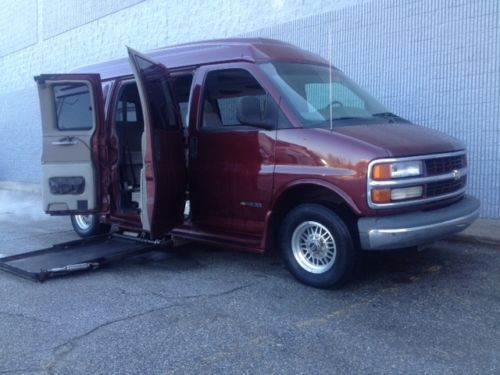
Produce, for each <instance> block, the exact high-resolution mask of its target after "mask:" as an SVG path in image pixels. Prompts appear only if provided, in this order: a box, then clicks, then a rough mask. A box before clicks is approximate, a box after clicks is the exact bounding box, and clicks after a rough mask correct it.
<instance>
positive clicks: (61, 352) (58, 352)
mask: <svg viewBox="0 0 500 375" xmlns="http://www.w3.org/2000/svg"><path fill="white" fill-rule="evenodd" d="M176 306H180V305H179V304H171V305H167V306H165V305H163V306H160V307H155V308H154V309H150V310H147V311H143V312H140V313H136V314H131V315H127V316H124V317H121V318H117V319H113V320H110V321H107V322H105V323H102V324H99V325H98V326H96V327H94V328H92V329H91V330H89V331H87V332H85V333H83V334H81V335H78V336H75V337H72V338H70V339H69V340H67V341H65V342H63V343H62V344H60V345H58V346H56V347H54V348H53V349H52V352H53V356H54V359H53V360H52V361H51V363H49V365H48V366H46V371H47V373H48V374H54V371H55V368H56V366H57V365H58V364H59V363H61V362H62V361H64V359H65V358H66V356H67V355H68V354H70V353H71V352H72V351H73V350H74V349H76V347H77V346H78V342H79V341H80V340H82V339H84V338H86V337H89V336H90V335H92V334H93V333H95V332H97V331H99V330H100V329H103V328H106V327H109V326H111V325H113V324H115V323H120V322H125V321H127V320H132V319H135V318H139V317H142V316H146V315H148V314H152V313H155V312H158V311H163V310H167V309H170V308H172V307H176Z"/></svg>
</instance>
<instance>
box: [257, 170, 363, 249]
mask: <svg viewBox="0 0 500 375" xmlns="http://www.w3.org/2000/svg"><path fill="white" fill-rule="evenodd" d="M306 203H318V204H322V205H324V206H326V207H328V208H330V209H331V210H333V211H335V212H336V213H337V214H338V215H339V216H340V218H341V219H342V220H344V222H345V223H346V225H347V226H348V228H349V230H350V231H351V236H352V237H353V240H355V241H356V238H357V227H356V225H355V223H356V221H357V217H358V216H359V215H360V213H361V211H360V210H359V208H358V207H357V206H356V204H355V203H354V202H353V200H352V199H351V198H350V197H349V195H348V194H346V193H345V192H344V191H342V190H341V189H339V188H338V187H336V186H335V185H333V184H330V183H328V182H325V181H321V180H300V181H294V182H292V183H290V184H288V185H286V186H284V187H283V188H282V189H281V190H280V191H278V192H277V193H276V194H275V196H274V199H273V201H272V204H271V210H270V219H269V220H268V223H267V226H268V227H267V233H268V235H267V241H266V242H267V245H266V250H267V251H268V252H270V251H272V250H273V249H276V239H277V238H278V232H279V229H280V225H281V222H282V221H283V219H284V218H285V216H286V215H287V213H288V212H290V210H292V209H293V208H294V207H297V206H298V205H301V204H306Z"/></svg>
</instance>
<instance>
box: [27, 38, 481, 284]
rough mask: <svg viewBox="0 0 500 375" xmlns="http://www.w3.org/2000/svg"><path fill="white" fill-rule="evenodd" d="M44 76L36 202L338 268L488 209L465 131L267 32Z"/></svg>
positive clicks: (345, 272) (457, 226)
mask: <svg viewBox="0 0 500 375" xmlns="http://www.w3.org/2000/svg"><path fill="white" fill-rule="evenodd" d="M128 53H129V58H128V59H120V60H115V61H111V62H106V63H102V64H97V65H92V66H88V67H85V68H80V69H77V70H75V71H74V72H72V73H68V74H43V75H40V76H37V77H35V79H36V82H37V85H38V91H39V97H40V104H41V116H42V127H43V156H42V169H43V204H44V210H45V211H46V212H47V213H49V214H51V215H71V221H72V223H73V227H74V229H75V231H76V232H77V233H78V234H79V235H80V236H82V237H87V236H94V235H97V234H98V233H102V232H106V231H109V230H110V228H111V225H113V227H114V228H115V230H117V231H121V232H125V233H128V234H129V235H130V233H133V235H134V236H136V237H137V238H138V239H143V240H145V241H150V242H154V241H160V240H162V239H167V238H182V239H188V240H193V241H200V242H205V243H211V244H217V245H220V246H227V247H231V248H235V249H240V250H246V251H253V252H259V253H265V252H268V251H270V250H271V249H273V248H278V249H279V250H280V252H281V254H282V256H283V259H284V262H285V263H286V265H287V267H288V268H289V270H290V271H291V272H292V274H293V275H294V276H295V277H296V278H298V279H299V280H300V281H302V282H304V283H306V284H309V285H313V286H317V287H329V286H332V285H335V284H339V283H341V282H343V281H345V280H346V279H347V278H348V276H349V275H350V273H351V271H352V270H353V267H354V264H355V261H356V254H357V252H358V251H359V250H379V249H398V248H406V247H413V246H418V245H422V244H426V243H429V242H432V241H434V240H437V239H441V238H444V237H446V236H448V235H450V234H453V233H456V232H459V231H461V230H463V229H464V228H466V227H467V226H468V225H469V224H470V223H471V222H473V221H474V220H475V219H476V218H477V216H478V213H479V202H478V200H477V199H475V198H473V197H471V196H468V195H466V194H465V190H466V183H467V158H466V150H465V146H464V145H463V144H462V143H461V142H459V141H458V140H456V139H454V138H451V137H449V136H446V135H444V134H442V133H439V132H437V131H434V130H431V129H428V128H425V127H422V126H418V125H414V124H412V123H411V122H409V121H408V120H405V119H403V118H401V117H399V116H397V115H396V114H393V113H391V112H389V111H388V110H387V109H386V108H385V107H384V106H383V105H382V104H380V103H379V102H377V101H376V100H375V99H374V98H372V97H371V96H370V95H369V94H367V93H366V92H365V91H363V90H362V89H361V88H360V87H358V86H357V85H356V84H355V83H354V82H352V81H351V80H350V79H349V78H348V77H347V76H345V75H344V74H343V73H342V72H341V71H340V70H338V69H336V68H334V67H332V66H330V64H329V62H328V61H326V60H324V59H323V58H321V57H319V56H317V55H314V54H312V53H310V52H307V51H304V50H301V49H299V48H297V47H294V46H292V45H290V44H287V43H283V42H280V41H275V40H270V39H225V40H213V41H207V42H199V43H190V44H184V45H179V46H174V47H169V48H164V49H159V50H155V51H152V52H150V53H148V54H147V55H142V54H140V53H138V52H136V51H134V50H132V49H130V48H129V50H128Z"/></svg>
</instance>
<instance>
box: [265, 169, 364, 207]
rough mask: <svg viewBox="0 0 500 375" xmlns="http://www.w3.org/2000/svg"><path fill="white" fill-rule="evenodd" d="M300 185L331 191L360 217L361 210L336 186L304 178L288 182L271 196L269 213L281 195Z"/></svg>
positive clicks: (315, 179)
mask: <svg viewBox="0 0 500 375" xmlns="http://www.w3.org/2000/svg"><path fill="white" fill-rule="evenodd" d="M300 185H316V186H321V187H323V188H326V189H328V190H331V191H332V192H334V193H335V194H337V195H338V196H340V197H341V198H342V199H343V200H344V201H345V202H346V203H347V205H348V206H349V207H350V208H351V210H352V211H353V212H354V213H355V214H357V215H361V210H360V209H359V207H358V206H357V205H356V203H355V202H354V201H353V200H352V199H351V197H350V196H349V194H347V193H346V192H345V191H343V190H342V189H340V188H339V187H337V186H336V185H334V184H332V183H330V182H328V181H325V180H322V179H319V178H304V179H302V178H301V179H297V180H293V181H289V182H288V183H286V184H284V185H283V186H281V187H280V188H279V189H278V190H277V191H276V192H275V193H274V194H273V197H272V200H271V204H270V212H272V211H274V208H275V205H276V202H277V201H278V199H279V198H280V197H281V195H282V194H283V193H285V192H286V191H288V190H289V189H291V188H293V187H296V186H300Z"/></svg>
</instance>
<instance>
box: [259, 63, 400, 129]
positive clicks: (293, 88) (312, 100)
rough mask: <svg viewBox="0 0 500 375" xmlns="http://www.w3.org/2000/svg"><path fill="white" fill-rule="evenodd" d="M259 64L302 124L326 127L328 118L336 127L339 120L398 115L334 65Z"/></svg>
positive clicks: (328, 121) (328, 124) (328, 123)
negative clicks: (330, 67)
mask: <svg viewBox="0 0 500 375" xmlns="http://www.w3.org/2000/svg"><path fill="white" fill-rule="evenodd" d="M260 67H261V68H262V70H263V71H264V72H265V73H266V74H267V76H268V77H269V78H270V79H271V80H272V81H273V82H274V83H275V84H276V86H277V87H278V88H279V90H280V91H281V95H282V96H283V99H284V100H285V101H286V102H287V103H288V104H289V105H290V107H291V108H293V109H294V110H295V111H296V113H297V115H298V116H299V117H300V120H301V122H302V124H303V126H304V127H320V126H321V127H322V126H325V127H328V126H330V119H332V122H333V125H334V126H335V125H338V124H339V122H341V121H342V120H355V119H362V120H371V119H373V120H375V119H378V120H380V117H386V116H391V117H397V116H396V115H394V114H392V113H390V112H388V110H387V109H386V108H385V107H384V106H383V105H382V104H380V103H379V102H377V101H376V100H375V99H374V98H372V97H371V96H370V95H369V94H368V93H366V92H365V91H364V90H363V89H361V88H360V87H359V86H357V85H356V84H355V83H354V82H353V81H351V80H350V79H349V78H347V77H346V76H345V75H344V74H343V73H342V72H341V71H339V70H338V69H336V68H332V69H331V70H330V69H329V68H328V67H327V66H324V65H314V64H300V63H289V62H272V63H264V64H261V65H260ZM343 122H345V121H343Z"/></svg>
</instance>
